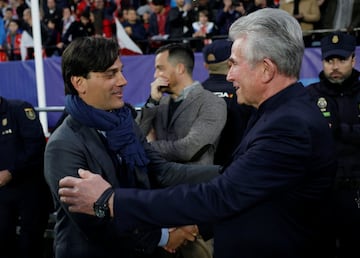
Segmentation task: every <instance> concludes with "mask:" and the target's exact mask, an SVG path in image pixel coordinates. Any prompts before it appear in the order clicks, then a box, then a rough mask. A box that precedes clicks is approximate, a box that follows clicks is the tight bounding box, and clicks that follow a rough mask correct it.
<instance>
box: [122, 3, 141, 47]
mask: <svg viewBox="0 0 360 258" xmlns="http://www.w3.org/2000/svg"><path fill="white" fill-rule="evenodd" d="M122 25H123V27H124V30H125V31H126V33H127V34H128V35H129V37H130V38H131V39H132V40H133V41H134V42H135V43H136V44H137V45H138V46H139V47H140V48H141V50H142V51H143V52H146V48H147V41H145V40H146V39H147V32H146V30H145V27H144V25H143V23H142V21H141V20H140V19H139V18H138V16H137V14H136V10H135V8H129V9H128V19H127V21H125V22H124V23H123V24H122Z"/></svg>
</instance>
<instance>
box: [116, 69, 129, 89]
mask: <svg viewBox="0 0 360 258" xmlns="http://www.w3.org/2000/svg"><path fill="white" fill-rule="evenodd" d="M116 84H117V85H119V86H121V87H123V86H125V85H126V84H127V80H126V79H125V77H124V75H123V73H122V72H119V73H118V76H117V79H116Z"/></svg>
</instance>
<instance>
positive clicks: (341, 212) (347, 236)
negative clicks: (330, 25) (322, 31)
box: [307, 32, 360, 258]
mask: <svg viewBox="0 0 360 258" xmlns="http://www.w3.org/2000/svg"><path fill="white" fill-rule="evenodd" d="M355 47H356V39H355V37H353V36H351V35H348V34H344V33H338V32H336V33H332V34H330V35H328V36H326V37H324V38H323V39H322V40H321V52H322V64H323V71H321V72H320V75H319V78H320V82H318V83H314V84H312V85H309V86H308V88H307V89H308V90H309V92H310V94H311V95H312V97H313V99H314V102H315V103H316V104H317V106H318V107H319V109H320V111H321V112H322V113H323V115H324V117H325V118H326V119H327V121H328V123H329V126H330V127H331V129H332V131H333V135H334V137H335V140H336V144H337V154H338V169H337V174H336V182H335V188H334V192H333V197H334V198H333V200H332V201H333V204H334V214H335V218H334V224H333V225H334V229H335V234H336V239H337V245H338V248H337V252H338V254H337V257H338V258H345V257H355V256H358V255H359V248H358V246H359V243H360V194H359V191H360V151H359V150H360V82H359V75H360V74H359V71H357V70H355V69H354V66H355ZM334 244H335V240H334ZM356 254H357V255H356Z"/></svg>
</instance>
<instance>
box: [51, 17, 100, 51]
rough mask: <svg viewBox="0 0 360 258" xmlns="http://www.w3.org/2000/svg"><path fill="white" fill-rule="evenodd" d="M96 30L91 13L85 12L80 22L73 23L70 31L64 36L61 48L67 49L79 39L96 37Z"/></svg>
mask: <svg viewBox="0 0 360 258" xmlns="http://www.w3.org/2000/svg"><path fill="white" fill-rule="evenodd" d="M94 35H95V29H94V25H93V23H92V22H91V21H90V13H89V12H88V11H85V12H83V13H82V14H81V16H80V20H79V21H74V22H73V23H71V25H70V27H69V29H68V30H67V31H66V33H65V34H64V35H63V37H62V39H61V41H62V44H59V45H58V46H59V47H66V46H67V45H68V44H69V43H70V42H71V41H73V40H74V39H76V38H79V37H85V36H94Z"/></svg>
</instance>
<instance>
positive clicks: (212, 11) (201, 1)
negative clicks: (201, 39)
mask: <svg viewBox="0 0 360 258" xmlns="http://www.w3.org/2000/svg"><path fill="white" fill-rule="evenodd" d="M219 1H220V0H219ZM220 6H222V0H221V4H220ZM218 9H219V8H216V6H214V4H213V1H211V0H195V1H193V10H194V12H195V17H199V12H200V11H202V10H207V11H208V13H209V16H208V17H209V21H212V22H214V21H215V17H216V14H217V11H218Z"/></svg>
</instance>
